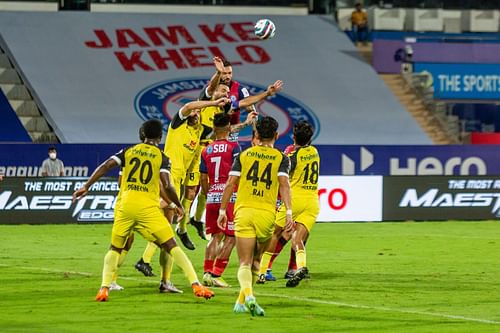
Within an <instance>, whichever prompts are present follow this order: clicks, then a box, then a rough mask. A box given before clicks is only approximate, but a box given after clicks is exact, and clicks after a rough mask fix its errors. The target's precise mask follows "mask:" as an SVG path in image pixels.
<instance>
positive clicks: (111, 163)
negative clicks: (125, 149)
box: [73, 156, 118, 201]
mask: <svg viewBox="0 0 500 333" xmlns="http://www.w3.org/2000/svg"><path fill="white" fill-rule="evenodd" d="M117 166H118V162H117V161H116V159H115V157H114V156H113V157H110V158H108V159H107V160H106V161H105V162H103V163H102V164H101V165H99V166H98V167H97V169H95V170H94V172H93V173H92V175H91V176H90V178H89V179H88V180H87V182H86V183H85V184H84V185H83V186H82V187H81V188H80V189H78V190H76V191H75V192H74V193H73V201H75V200H78V199H80V198H82V197H84V196H86V195H87V193H88V191H89V188H90V186H92V184H94V183H95V182H96V181H98V180H99V179H100V178H101V177H102V176H104V175H105V174H106V173H108V171H109V170H111V169H113V168H116V167H117Z"/></svg>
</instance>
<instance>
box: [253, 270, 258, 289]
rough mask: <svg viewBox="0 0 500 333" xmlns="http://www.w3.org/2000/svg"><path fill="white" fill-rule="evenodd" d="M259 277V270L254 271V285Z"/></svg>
mask: <svg viewBox="0 0 500 333" xmlns="http://www.w3.org/2000/svg"><path fill="white" fill-rule="evenodd" d="M258 279H259V272H255V271H252V287H253V286H255V283H257V280H258Z"/></svg>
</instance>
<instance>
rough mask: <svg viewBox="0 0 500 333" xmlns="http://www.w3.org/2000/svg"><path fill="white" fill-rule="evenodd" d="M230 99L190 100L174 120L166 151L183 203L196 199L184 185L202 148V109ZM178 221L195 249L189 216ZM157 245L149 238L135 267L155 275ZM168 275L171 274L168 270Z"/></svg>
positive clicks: (184, 241) (180, 230)
mask: <svg viewBox="0 0 500 333" xmlns="http://www.w3.org/2000/svg"><path fill="white" fill-rule="evenodd" d="M228 102H229V99H227V98H224V97H221V98H219V99H217V100H211V101H193V102H189V103H186V104H185V105H184V106H183V107H182V108H181V109H180V110H179V112H177V113H176V114H175V116H174V117H173V119H172V121H171V122H170V125H169V128H168V132H167V138H166V142H165V148H164V152H165V155H167V156H168V158H169V159H170V160H171V162H172V167H171V179H172V183H173V186H174V188H175V191H176V193H177V196H178V197H179V198H181V197H184V199H183V202H182V207H185V206H188V207H190V206H191V202H192V198H191V199H189V198H188V199H186V195H187V193H184V195H182V194H183V193H182V192H183V191H182V185H186V181H187V179H186V175H187V174H188V172H190V171H191V170H194V168H195V165H196V161H195V160H196V156H197V152H198V151H199V145H200V136H201V133H202V131H203V127H202V125H201V124H200V109H202V108H205V107H208V106H217V105H220V106H223V105H225V104H227V103H228ZM198 163H199V162H198ZM188 204H189V205H188ZM188 214H189V213H188ZM168 219H169V220H170V221H172V217H171V216H168ZM178 222H180V223H179V225H178V228H177V230H176V232H177V235H178V236H179V238H180V239H181V241H182V244H183V245H184V246H185V247H186V248H188V249H190V250H194V248H195V247H194V244H193V243H192V242H191V240H190V239H189V236H188V234H187V231H186V224H185V223H186V222H185V220H184V219H180V221H178ZM183 223H184V224H183ZM156 248H157V246H156V245H155V243H152V242H149V243H148V245H147V246H146V249H145V250H144V253H143V255H142V257H141V259H139V261H138V262H137V263H136V264H135V268H136V269H137V270H139V271H141V272H142V273H143V274H144V275H145V276H154V274H153V272H152V269H151V266H150V262H151V258H152V257H153V255H154V253H155V251H156ZM167 275H169V274H168V273H167Z"/></svg>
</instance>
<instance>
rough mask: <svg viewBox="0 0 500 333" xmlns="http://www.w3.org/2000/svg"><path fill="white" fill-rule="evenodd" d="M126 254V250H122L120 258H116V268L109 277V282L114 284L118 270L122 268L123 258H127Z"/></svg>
mask: <svg viewBox="0 0 500 333" xmlns="http://www.w3.org/2000/svg"><path fill="white" fill-rule="evenodd" d="M127 253H128V251H127V250H122V253H120V257H119V258H118V264H117V267H116V271H115V272H114V273H113V275H112V276H111V281H115V282H116V280H117V279H118V270H119V269H120V267H122V265H123V262H124V261H125V258H126V257H127Z"/></svg>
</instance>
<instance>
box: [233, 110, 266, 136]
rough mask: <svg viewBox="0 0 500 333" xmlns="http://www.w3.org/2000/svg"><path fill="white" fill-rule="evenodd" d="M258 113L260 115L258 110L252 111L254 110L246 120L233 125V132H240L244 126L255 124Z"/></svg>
mask: <svg viewBox="0 0 500 333" xmlns="http://www.w3.org/2000/svg"><path fill="white" fill-rule="evenodd" d="M258 115H259V113H258V112H257V111H252V112H250V113H248V116H247V119H246V120H245V121H244V122H242V123H239V124H236V125H231V133H235V132H239V131H241V130H242V129H243V128H245V127H247V126H250V125H253V124H254V123H255V119H256V118H257V116H258Z"/></svg>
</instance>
